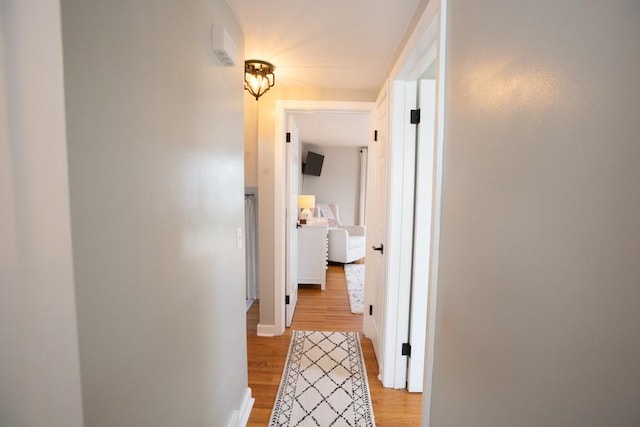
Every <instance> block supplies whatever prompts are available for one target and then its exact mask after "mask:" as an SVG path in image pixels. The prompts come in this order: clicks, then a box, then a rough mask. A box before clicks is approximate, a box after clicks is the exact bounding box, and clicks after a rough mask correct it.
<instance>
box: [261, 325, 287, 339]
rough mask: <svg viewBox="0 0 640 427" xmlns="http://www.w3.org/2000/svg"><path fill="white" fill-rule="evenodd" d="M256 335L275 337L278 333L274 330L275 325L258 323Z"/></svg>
mask: <svg viewBox="0 0 640 427" xmlns="http://www.w3.org/2000/svg"><path fill="white" fill-rule="evenodd" d="M257 335H258V336H259V337H275V336H276V335H282V334H278V333H277V331H276V325H261V324H259V323H258V330H257Z"/></svg>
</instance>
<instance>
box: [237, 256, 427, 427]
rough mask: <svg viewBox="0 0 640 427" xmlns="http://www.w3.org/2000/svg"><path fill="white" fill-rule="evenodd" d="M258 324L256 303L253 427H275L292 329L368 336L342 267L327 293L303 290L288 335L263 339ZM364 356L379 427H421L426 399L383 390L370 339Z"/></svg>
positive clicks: (332, 272) (251, 321)
mask: <svg viewBox="0 0 640 427" xmlns="http://www.w3.org/2000/svg"><path fill="white" fill-rule="evenodd" d="M258 320H259V308H258V304H257V302H256V303H254V304H253V306H252V307H251V308H250V309H249V311H248V312H247V345H248V360H249V387H251V391H252V392H253V397H254V398H255V399H256V400H255V403H254V405H253V410H252V412H251V417H250V418H249V424H248V426H250V427H264V426H266V425H268V424H269V417H270V416H271V410H272V408H273V403H274V401H275V397H276V392H277V391H278V386H279V384H280V377H281V375H282V370H283V368H284V362H285V360H286V357H287V351H288V349H289V342H290V341H291V330H292V329H296V330H311V331H314V330H315V331H360V332H362V315H357V314H352V313H351V311H350V310H349V297H348V295H347V286H346V282H345V278H344V270H343V268H342V266H340V265H331V266H329V270H327V286H326V290H325V291H321V290H320V286H319V285H318V286H306V285H301V286H300V288H299V293H298V304H297V306H296V312H295V315H294V318H293V324H292V326H291V328H287V331H286V332H285V334H284V335H282V336H279V337H272V338H266V337H258V336H257V335H256V328H257V324H258ZM361 337H362V334H361ZM362 351H363V353H364V358H365V364H366V367H367V375H368V380H369V388H370V391H371V400H372V401H373V412H374V416H375V419H376V425H377V426H379V427H385V426H419V425H420V417H421V405H422V394H421V393H408V392H406V391H405V390H393V389H388V388H383V387H382V383H381V382H380V381H379V380H378V365H377V362H376V359H375V354H374V352H373V347H372V345H371V341H370V340H369V339H367V338H364V337H362Z"/></svg>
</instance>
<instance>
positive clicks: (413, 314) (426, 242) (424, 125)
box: [407, 80, 436, 392]
mask: <svg viewBox="0 0 640 427" xmlns="http://www.w3.org/2000/svg"><path fill="white" fill-rule="evenodd" d="M418 108H419V109H420V123H419V124H418V129H417V143H416V181H415V205H414V209H415V212H414V231H413V232H414V239H413V272H412V279H411V311H410V316H409V343H410V344H411V356H410V357H409V360H408V371H407V389H408V390H409V391H411V392H421V391H422V386H423V379H424V356H425V339H426V331H427V329H426V328H427V307H428V301H427V298H428V287H429V266H430V250H431V240H432V239H431V236H432V232H431V230H432V212H433V186H434V155H435V151H434V149H435V119H436V82H435V80H420V81H419V82H418Z"/></svg>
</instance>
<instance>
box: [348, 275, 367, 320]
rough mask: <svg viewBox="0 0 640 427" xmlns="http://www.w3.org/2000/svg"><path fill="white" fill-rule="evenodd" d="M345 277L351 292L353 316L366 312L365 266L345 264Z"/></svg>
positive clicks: (350, 303) (350, 300)
mask: <svg viewBox="0 0 640 427" xmlns="http://www.w3.org/2000/svg"><path fill="white" fill-rule="evenodd" d="M344 275H345V277H346V279H347V291H349V305H350V306H351V312H352V313H353V314H362V313H363V312H364V264H345V265H344Z"/></svg>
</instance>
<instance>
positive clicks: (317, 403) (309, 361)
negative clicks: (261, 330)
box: [269, 331, 375, 427]
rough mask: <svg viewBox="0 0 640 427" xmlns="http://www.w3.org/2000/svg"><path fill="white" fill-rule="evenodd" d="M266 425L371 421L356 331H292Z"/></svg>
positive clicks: (367, 426)
mask: <svg viewBox="0 0 640 427" xmlns="http://www.w3.org/2000/svg"><path fill="white" fill-rule="evenodd" d="M269 426H270V427H274V426H288V427H293V426H362V427H373V426H375V421H374V418H373V409H372V407H371V395H370V394H369V383H368V382H367V374H366V370H365V366H364V359H363V357H362V348H361V347H360V339H359V336H358V333H357V332H319V331H293V332H292V336H291V345H290V347H289V354H288V355H287V361H286V363H285V367H284V371H283V374H282V380H281V381H280V388H279V389H278V394H277V395H276V402H275V405H274V407H273V412H272V413H271V420H270V422H269Z"/></svg>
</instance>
